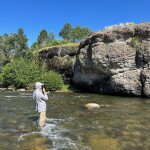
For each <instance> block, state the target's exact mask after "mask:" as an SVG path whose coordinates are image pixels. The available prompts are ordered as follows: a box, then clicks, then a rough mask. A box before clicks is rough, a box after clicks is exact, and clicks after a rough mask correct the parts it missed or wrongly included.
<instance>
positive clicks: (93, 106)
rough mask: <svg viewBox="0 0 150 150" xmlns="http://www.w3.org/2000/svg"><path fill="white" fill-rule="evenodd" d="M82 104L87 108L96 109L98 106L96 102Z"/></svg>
mask: <svg viewBox="0 0 150 150" xmlns="http://www.w3.org/2000/svg"><path fill="white" fill-rule="evenodd" d="M84 106H85V108H87V109H97V108H100V105H99V104H96V103H87V104H85V105H84Z"/></svg>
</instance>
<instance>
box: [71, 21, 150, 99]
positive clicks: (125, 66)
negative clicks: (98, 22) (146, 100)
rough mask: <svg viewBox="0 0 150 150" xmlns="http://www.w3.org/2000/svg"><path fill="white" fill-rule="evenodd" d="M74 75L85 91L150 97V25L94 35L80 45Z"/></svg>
mask: <svg viewBox="0 0 150 150" xmlns="http://www.w3.org/2000/svg"><path fill="white" fill-rule="evenodd" d="M73 74H74V75H73V83H74V85H76V86H77V87H80V88H81V89H83V90H85V91H89V92H97V93H103V94H115V95H130V96H146V97H150V23H146V22H145V23H141V24H139V25H135V24H133V23H131V24H127V25H121V26H113V27H109V28H107V29H104V30H101V31H99V32H96V33H94V34H93V35H91V36H90V37H89V38H87V39H86V40H85V41H83V42H81V43H80V45H79V47H78V51H77V57H76V63H75V68H74V71H73Z"/></svg>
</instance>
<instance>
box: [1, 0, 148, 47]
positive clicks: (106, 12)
mask: <svg viewBox="0 0 150 150" xmlns="http://www.w3.org/2000/svg"><path fill="white" fill-rule="evenodd" d="M143 21H150V0H0V35H3V34H4V33H8V34H9V33H15V32H17V29H18V28H20V27H21V28H23V29H24V32H25V34H26V35H27V37H28V39H29V45H31V44H32V43H33V42H35V41H36V40H37V36H38V34H39V32H40V31H41V30H42V29H46V30H47V31H48V32H54V33H55V35H56V38H59V36H58V33H59V31H60V29H61V28H62V27H63V25H64V24H65V23H66V22H69V23H70V24H72V26H76V25H81V26H87V27H89V28H91V29H92V30H94V31H97V30H100V29H102V28H104V27H105V26H109V25H114V24H119V23H125V22H135V23H141V22H143Z"/></svg>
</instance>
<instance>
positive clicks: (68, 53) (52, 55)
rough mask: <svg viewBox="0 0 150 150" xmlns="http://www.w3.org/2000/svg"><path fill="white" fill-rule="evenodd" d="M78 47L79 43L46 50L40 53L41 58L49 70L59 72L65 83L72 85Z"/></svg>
mask: <svg viewBox="0 0 150 150" xmlns="http://www.w3.org/2000/svg"><path fill="white" fill-rule="evenodd" d="M78 45H79V44H78V43H74V44H69V45H64V46H55V47H50V48H45V49H42V50H41V51H40V52H39V57H40V59H42V62H43V61H46V63H47V65H48V70H53V71H56V72H59V73H60V74H61V75H62V77H63V79H64V81H65V82H67V83H70V82H71V79H72V74H73V69H74V64H75V60H76V59H75V57H76V54H77V46H78ZM43 63H44V62H43Z"/></svg>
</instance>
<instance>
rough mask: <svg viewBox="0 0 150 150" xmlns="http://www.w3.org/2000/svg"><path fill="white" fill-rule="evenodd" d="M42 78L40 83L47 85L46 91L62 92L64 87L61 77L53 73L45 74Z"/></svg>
mask: <svg viewBox="0 0 150 150" xmlns="http://www.w3.org/2000/svg"><path fill="white" fill-rule="evenodd" d="M42 78H43V79H41V80H40V81H42V82H43V83H44V84H45V86H46V89H47V90H49V91H55V90H60V89H62V87H63V85H64V83H63V79H62V77H61V75H59V74H58V73H56V72H53V71H49V72H45V73H44V74H43V75H42Z"/></svg>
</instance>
